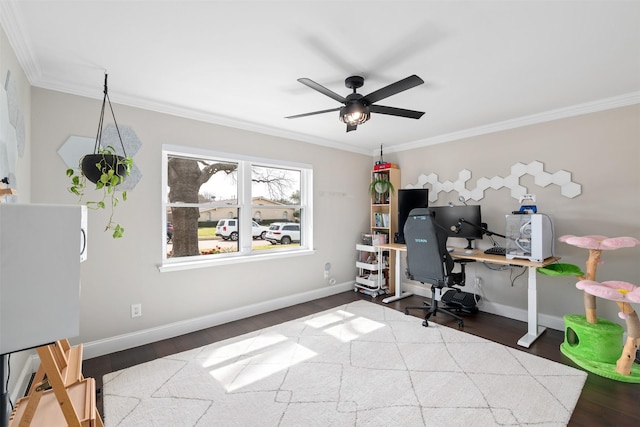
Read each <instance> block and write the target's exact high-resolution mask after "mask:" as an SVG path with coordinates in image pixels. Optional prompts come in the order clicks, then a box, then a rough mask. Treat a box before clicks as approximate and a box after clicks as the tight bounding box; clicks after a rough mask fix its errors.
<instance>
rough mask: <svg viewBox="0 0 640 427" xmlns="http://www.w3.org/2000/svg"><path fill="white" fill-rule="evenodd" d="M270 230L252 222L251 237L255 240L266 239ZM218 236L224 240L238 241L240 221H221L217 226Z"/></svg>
mask: <svg viewBox="0 0 640 427" xmlns="http://www.w3.org/2000/svg"><path fill="white" fill-rule="evenodd" d="M268 230H269V229H268V228H267V227H265V226H263V225H259V224H258V223H257V222H255V221H251V236H252V237H253V238H254V239H264V238H265V236H266V234H267V231H268ZM216 236H218V237H222V239H223V240H229V239H231V240H233V241H234V242H235V241H236V240H238V220H237V219H235V218H232V219H221V220H220V221H218V225H217V226H216Z"/></svg>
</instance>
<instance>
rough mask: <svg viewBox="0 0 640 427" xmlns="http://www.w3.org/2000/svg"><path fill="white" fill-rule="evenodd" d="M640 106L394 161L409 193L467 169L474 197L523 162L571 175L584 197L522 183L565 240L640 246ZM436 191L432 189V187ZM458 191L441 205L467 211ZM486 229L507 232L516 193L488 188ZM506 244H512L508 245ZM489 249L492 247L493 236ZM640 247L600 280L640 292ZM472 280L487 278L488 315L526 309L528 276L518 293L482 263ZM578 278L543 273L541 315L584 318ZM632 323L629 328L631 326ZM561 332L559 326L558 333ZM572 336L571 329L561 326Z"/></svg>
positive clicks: (609, 306) (579, 258)
mask: <svg viewBox="0 0 640 427" xmlns="http://www.w3.org/2000/svg"><path fill="white" fill-rule="evenodd" d="M639 135H640V105H634V106H630V107H624V108H618V109H613V110H608V111H602V112H598V113H592V114H586V115H582V116H578V117H573V118H567V119H561V120H555V121H551V122H547V123H543V124H537V125H532V126H526V127H522V128H518V129H513V130H507V131H503V132H496V133H493V134H488V135H483V136H478V137H473V138H467V139H464V140H460V141H456V142H450V143H446V144H440V145H433V146H429V147H424V148H420V149H414V150H409V151H404V152H400V153H392V154H388V155H385V157H386V158H388V160H390V161H395V162H397V163H398V164H399V165H400V167H401V169H402V187H403V188H404V187H406V186H407V185H408V184H416V183H417V182H418V176H419V175H421V174H425V175H428V174H430V173H435V174H437V175H438V177H439V181H440V182H444V181H447V180H450V181H456V180H457V179H458V173H459V172H460V171H461V170H463V169H468V170H470V171H471V173H472V175H471V179H470V180H469V181H468V182H467V185H466V188H467V189H474V188H476V185H477V184H476V183H477V180H478V179H479V178H481V177H487V178H491V177H494V176H501V177H505V176H507V175H509V174H510V172H511V166H512V165H514V164H516V163H518V162H520V163H524V164H528V163H530V162H532V161H539V162H542V163H543V164H544V170H545V171H546V172H549V173H554V172H557V171H559V170H565V171H568V172H571V174H572V180H573V181H574V182H577V183H579V184H581V185H582V194H581V195H580V196H577V197H575V198H566V197H563V196H562V195H561V194H560V188H559V187H558V186H557V185H553V184H552V185H548V186H547V187H539V186H537V185H535V183H534V181H533V178H532V177H531V176H524V177H523V178H522V179H521V181H520V185H523V186H525V187H527V188H528V192H529V193H533V194H535V195H536V196H537V203H536V204H537V206H538V209H539V212H541V213H546V214H548V215H550V216H551V217H552V218H553V220H554V223H555V233H556V237H559V236H562V235H565V234H573V235H578V236H581V235H588V234H600V235H605V236H609V237H618V236H633V237H636V238H640V220H639V218H640V174H639V173H638V160H639V159H640V144H639V143H638V136H639ZM426 187H427V188H430V189H431V186H430V185H429V184H427V185H426ZM457 198H458V193H457V192H456V191H452V192H450V193H445V192H442V193H440V194H439V198H438V200H437V202H435V203H432V205H434V206H435V205H446V204H447V203H448V202H450V201H452V202H454V203H456V204H458V203H459V202H458V200H457ZM469 203H472V204H477V203H479V204H480V205H481V206H482V215H483V221H484V222H487V223H488V226H489V229H490V230H493V231H495V232H498V233H500V234H504V230H505V220H504V214H506V213H509V212H511V211H512V210H517V209H518V208H519V201H518V200H517V199H514V198H512V197H511V194H510V190H509V189H507V188H502V189H499V190H494V189H488V190H486V192H485V197H484V198H483V199H482V200H480V201H479V202H474V201H470V202H469ZM497 240H498V241H499V242H501V243H504V241H503V240H502V239H500V238H497ZM482 246H483V247H488V246H489V241H488V240H487V238H486V237H485V239H484V240H483V242H482ZM555 253H556V255H558V256H560V257H562V262H567V263H571V264H575V265H578V266H579V267H581V268H583V269H584V267H585V261H586V259H587V256H588V250H586V249H579V248H575V247H573V246H569V245H567V244H565V243H560V242H557V241H556V243H555ZM638 259H640V247H635V248H630V249H622V250H617V251H609V252H604V253H603V255H602V260H603V261H604V264H603V265H600V266H599V267H598V277H597V278H598V279H599V280H601V281H605V280H623V281H628V282H631V283H634V284H637V285H640V269H639V268H638V265H637V262H638ZM467 271H468V272H469V275H468V280H467V282H468V283H469V282H470V283H473V282H474V277H475V276H478V277H481V278H482V283H483V284H484V286H483V288H482V289H481V291H480V294H481V295H482V296H483V298H484V305H483V306H482V305H481V309H483V310H486V311H490V312H498V313H505V310H506V312H507V314H509V313H511V314H513V313H515V312H517V310H515V311H514V310H511V309H513V308H515V309H520V311H519V314H520V315H522V314H524V313H525V310H526V301H527V293H526V284H527V280H526V274H525V275H524V276H523V277H521V278H519V279H518V280H516V282H515V285H514V287H513V288H512V287H511V283H510V276H509V272H495V271H491V270H489V269H487V268H485V267H483V266H482V265H481V264H476V265H472V266H469V267H468V270H467ZM575 282H576V280H575V278H574V277H573V276H568V277H560V278H550V277H548V276H543V275H538V295H539V304H538V307H539V312H540V313H541V315H542V316H541V320H543V323H544V318H545V316H550V317H554V318H556V319H557V318H561V317H562V316H563V315H564V314H569V313H583V312H584V309H583V303H582V292H581V291H578V290H577V289H576V288H575ZM617 312H618V309H617V306H616V304H615V303H613V302H611V301H605V300H599V301H598V315H599V316H600V317H603V318H606V319H609V320H612V321H620V319H618V316H617ZM623 324H624V323H623ZM549 326H557V324H553V325H549ZM560 329H562V326H560Z"/></svg>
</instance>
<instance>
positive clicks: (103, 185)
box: [67, 73, 133, 239]
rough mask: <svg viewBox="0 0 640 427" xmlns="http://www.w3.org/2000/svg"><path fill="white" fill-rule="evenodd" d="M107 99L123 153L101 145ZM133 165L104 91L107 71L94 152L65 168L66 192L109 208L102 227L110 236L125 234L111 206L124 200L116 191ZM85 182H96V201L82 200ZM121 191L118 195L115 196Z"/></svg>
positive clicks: (89, 205)
mask: <svg viewBox="0 0 640 427" xmlns="http://www.w3.org/2000/svg"><path fill="white" fill-rule="evenodd" d="M107 102H109V109H110V110H111V115H112V117H113V122H114V124H115V128H116V131H117V134H118V138H119V139H120V145H121V146H122V153H123V155H119V154H117V153H116V149H115V148H114V147H113V146H111V145H108V146H106V147H103V146H102V145H101V141H102V127H103V123H104V110H105V105H106V103H107ZM132 165H133V159H132V158H131V157H128V156H127V153H126V151H125V148H124V143H123V142H122V135H121V134H120V129H119V128H118V123H117V122H116V117H115V114H114V113H113V107H112V106H111V100H110V99H109V95H108V91H107V74H106V73H105V75H104V98H103V100H102V110H101V112H100V121H99V122H98V134H97V135H96V142H95V145H94V148H93V153H91V154H86V155H85V156H83V157H82V158H81V159H80V164H79V165H78V169H72V168H69V169H67V177H69V178H70V179H71V185H70V186H69V191H70V192H71V193H73V194H75V195H76V196H78V197H79V201H80V202H84V204H85V205H86V206H87V208H89V209H108V210H109V221H108V222H107V225H106V227H105V231H107V230H112V231H113V238H114V239H115V238H119V237H122V236H123V234H124V228H123V227H122V226H121V225H120V224H119V223H116V222H114V220H113V215H114V209H115V208H116V206H117V205H118V203H119V202H120V197H121V198H122V200H123V201H126V200H127V192H126V191H119V190H118V188H117V186H118V185H119V184H122V183H123V182H124V180H125V179H126V177H127V176H129V174H130V173H131V167H132ZM87 181H90V182H92V183H94V184H95V187H94V188H95V190H96V191H98V192H99V194H100V196H99V197H98V198H97V199H96V200H95V201H84V200H83V199H84V197H85V195H86V190H87V188H88V186H87ZM118 193H120V196H119V195H118Z"/></svg>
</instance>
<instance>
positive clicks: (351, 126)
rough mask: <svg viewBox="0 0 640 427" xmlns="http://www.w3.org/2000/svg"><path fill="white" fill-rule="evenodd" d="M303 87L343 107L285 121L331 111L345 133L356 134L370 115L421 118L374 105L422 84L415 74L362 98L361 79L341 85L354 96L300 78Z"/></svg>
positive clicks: (397, 109)
mask: <svg viewBox="0 0 640 427" xmlns="http://www.w3.org/2000/svg"><path fill="white" fill-rule="evenodd" d="M298 81H299V82H300V83H302V84H303V85H306V86H309V87H310V88H311V89H314V90H317V91H318V92H320V93H322V94H324V95H326V96H328V97H329V98H332V99H335V100H336V101H338V102H340V103H342V104H344V106H342V107H336V108H332V109H329V110H322V111H314V112H312V113H305V114H298V115H295V116H289V117H286V118H287V119H296V118H299V117H306V116H313V115H315V114H323V113H330V112H332V111H340V120H341V121H343V122H344V123H346V124H347V132H351V131H352V130H356V128H357V127H358V125H361V124H363V123H364V122H366V121H367V120H369V117H370V115H371V113H380V114H388V115H390V116H398V117H407V118H410V119H419V118H420V117H422V115H423V114H424V112H423V111H414V110H405V109H402V108H395V107H385V106H383V105H376V104H374V103H375V102H378V101H380V100H382V99H385V98H388V97H390V96H392V95H395V94H397V93H400V92H403V91H405V90H407V89H411V88H412V87H415V86H418V85H421V84H422V83H424V81H423V80H422V79H421V78H420V77H418V76H416V75H415V74H414V75H412V76H409V77H407V78H405V79H402V80H399V81H397V82H395V83H391V84H390V85H388V86H385V87H383V88H381V89H378V90H376V91H374V92H371V93H370V94H369V95H365V96H362V95H360V94H359V93H356V89H358V88H360V87H362V85H363V84H364V77H360V76H351V77H347V78H346V79H345V81H344V85H345V86H346V87H348V88H349V89H353V93H351V94H349V95H347V97H346V98H345V97H343V96H341V95H338V94H337V93H335V92H333V91H332V90H329V89H327V88H326V87H324V86H322V85H320V84H318V83H316V82H314V81H313V80H311V79H307V78H301V79H298Z"/></svg>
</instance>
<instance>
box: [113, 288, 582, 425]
mask: <svg viewBox="0 0 640 427" xmlns="http://www.w3.org/2000/svg"><path fill="white" fill-rule="evenodd" d="M586 377H587V374H586V373H585V372H583V371H580V370H577V369H574V368H571V367H569V366H565V365H562V364H560V363H556V362H553V361H549V360H546V359H543V358H540V357H537V356H534V355H531V354H528V353H525V352H523V351H520V350H517V349H512V348H509V347H505V346H503V345H500V344H496V343H494V342H491V341H488V340H485V339H483V338H479V337H476V336H473V335H470V334H466V333H464V332H460V331H457V330H455V329H451V328H448V327H445V326H441V325H438V324H437V323H433V322H430V325H429V327H428V328H424V327H423V326H422V319H419V318H416V317H412V316H405V315H404V314H403V313H401V312H399V311H396V310H393V309H390V308H387V307H384V306H380V305H376V304H372V303H370V302H367V301H356V302H353V303H349V304H345V305H343V306H340V307H336V308H334V309H331V310H327V311H324V312H321V313H316V314H313V315H310V316H306V317H303V318H300V319H296V320H292V321H289V322H285V323H282V324H280V325H276V326H272V327H269V328H265V329H263V330H260V331H256V332H252V333H249V334H245V335H242V336H238V337H234V338H230V339H227V340H224V341H221V342H217V343H213V344H210V345H207V346H204V347H201V348H198V349H194V350H190V351H186V352H183V353H178V354H175V355H171V356H167V357H164V358H162V359H157V360H154V361H152V362H148V363H144V364H141V365H137V366H134V367H131V368H128V369H125V370H122V371H118V372H114V373H110V374H108V375H105V376H104V378H103V380H104V385H103V393H104V421H105V425H106V426H107V427H127V426H131V427H134V426H135V427H145V426H185V427H192V426H198V427H204V426H213V425H216V426H251V425H259V426H280V427H284V426H300V425H310V426H315V425H317V426H328V425H339V426H393V425H398V426H400V425H402V426H408V425H410V426H431V425H435V426H437V425H474V426H493V425H508V426H516V425H534V424H535V425H545V426H563V425H566V424H567V422H568V421H569V419H570V417H571V413H572V412H573V409H574V408H575V405H576V402H577V401H578V398H579V396H580V392H581V390H582V387H583V386H584V382H585V380H586Z"/></svg>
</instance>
